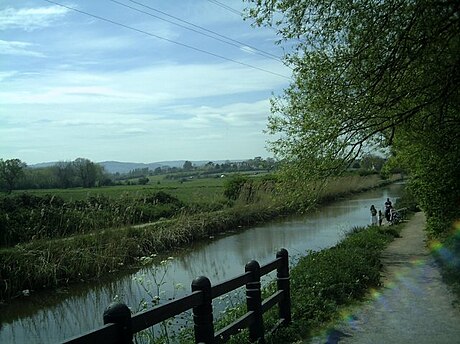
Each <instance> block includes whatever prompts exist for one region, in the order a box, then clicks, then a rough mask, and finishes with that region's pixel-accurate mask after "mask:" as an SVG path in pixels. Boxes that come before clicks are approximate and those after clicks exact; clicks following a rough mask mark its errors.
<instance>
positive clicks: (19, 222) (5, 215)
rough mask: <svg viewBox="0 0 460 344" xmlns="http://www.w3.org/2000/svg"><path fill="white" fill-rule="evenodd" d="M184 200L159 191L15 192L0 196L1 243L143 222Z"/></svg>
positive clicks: (169, 212) (166, 213) (178, 206)
mask: <svg viewBox="0 0 460 344" xmlns="http://www.w3.org/2000/svg"><path fill="white" fill-rule="evenodd" d="M182 207H183V203H182V202H181V201H179V200H178V199H177V198H175V197H173V196H171V195H169V194H167V193H165V192H162V191H159V192H156V193H151V194H148V195H145V196H142V197H138V198H128V197H120V198H118V199H110V198H108V197H106V196H102V195H98V196H90V197H88V198H87V199H86V200H77V201H64V199H62V198H61V197H57V196H50V195H46V196H44V197H38V196H33V195H30V194H17V195H12V196H8V197H4V198H0V247H1V246H3V247H4V246H13V245H15V244H18V243H24V242H28V241H30V240H38V239H44V238H48V239H50V238H59V237H65V236H68V235H72V234H77V233H80V234H81V233H88V232H91V231H95V230H101V229H104V228H111V227H120V226H126V225H132V224H136V223H145V222H151V221H154V220H158V219H160V218H163V217H171V216H172V215H175V214H177V213H178V211H179V210H180V209H181V208H182Z"/></svg>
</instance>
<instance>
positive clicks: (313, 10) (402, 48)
mask: <svg viewBox="0 0 460 344" xmlns="http://www.w3.org/2000/svg"><path fill="white" fill-rule="evenodd" d="M250 13H251V15H252V16H253V17H254V18H256V20H257V22H258V23H259V24H265V25H272V26H274V27H275V29H277V31H278V33H279V35H280V36H281V37H282V39H283V40H284V41H285V42H287V43H288V44H291V45H292V46H293V49H292V50H291V51H290V52H289V53H288V54H287V55H286V57H285V59H286V62H287V63H288V64H289V65H290V66H292V68H293V70H294V81H293V82H292V84H291V85H290V86H289V87H288V88H287V89H286V90H285V91H284V93H283V94H282V95H281V96H279V97H278V98H276V99H274V100H273V101H272V115H271V116H270V118H269V122H268V132H269V133H270V134H272V135H273V139H272V140H271V142H270V145H269V147H270V149H271V150H272V151H273V152H274V153H275V154H276V156H277V157H278V158H279V159H280V160H282V161H285V162H286V169H287V170H288V171H289V172H288V173H286V175H287V176H288V177H289V178H290V179H292V176H293V175H294V176H295V175H296V176H298V177H297V179H299V180H302V179H303V180H306V179H324V178H326V177H328V176H330V175H333V174H335V173H337V172H340V171H342V170H344V169H345V168H346V167H347V166H349V164H350V163H351V162H352V161H353V160H354V159H355V158H357V157H360V156H362V155H363V154H365V153H368V152H369V151H371V150H373V149H376V148H378V147H391V149H392V152H393V154H394V155H395V156H397V157H398V158H397V161H398V163H399V164H400V165H403V166H404V167H405V168H406V169H407V170H408V171H409V172H411V174H412V176H413V177H414V180H415V181H417V182H416V183H417V185H418V186H417V195H418V197H419V198H420V200H421V203H422V205H423V206H424V208H425V209H426V210H427V212H428V215H429V216H435V217H436V218H438V220H436V221H435V222H439V221H441V220H440V219H443V220H442V222H444V224H443V225H442V226H448V224H449V223H450V222H451V221H452V219H453V215H452V214H453V211H446V209H452V210H453V209H455V208H456V209H457V211H458V204H459V202H460V196H458V195H460V192H459V191H460V190H459V182H457V181H456V180H457V179H458V176H459V175H460V166H459V164H458V163H455V162H457V161H460V143H459V142H460V92H459V81H460V70H459V69H460V67H459V66H460V38H459V35H458V32H460V8H459V6H458V4H457V3H455V2H447V1H446V2H433V1H429V0H415V1H405V0H397V1H373V0H360V1H353V2H350V1H345V0H344V1H333V2H331V1H323V0H304V1H292V0H278V1H275V0H272V1H257V4H256V5H254V7H253V8H252V9H251V11H250ZM431 161H433V162H434V163H433V164H432V163H431ZM446 193H447V194H448V195H449V196H447V197H445V198H444V200H443V199H441V197H438V196H437V195H446ZM429 223H431V222H430V221H429Z"/></svg>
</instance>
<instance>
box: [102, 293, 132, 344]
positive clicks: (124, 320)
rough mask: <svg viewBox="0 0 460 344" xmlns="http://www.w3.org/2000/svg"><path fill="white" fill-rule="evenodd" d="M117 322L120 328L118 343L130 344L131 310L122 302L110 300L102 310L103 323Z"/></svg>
mask: <svg viewBox="0 0 460 344" xmlns="http://www.w3.org/2000/svg"><path fill="white" fill-rule="evenodd" d="M111 323H113V324H117V325H118V327H119V329H120V334H121V335H120V338H119V341H118V343H119V344H132V342H133V326H132V321H131V311H130V309H129V308H128V306H126V305H125V304H124V303H121V302H112V303H111V304H110V305H109V306H108V307H107V308H106V309H105V311H104V325H106V324H111Z"/></svg>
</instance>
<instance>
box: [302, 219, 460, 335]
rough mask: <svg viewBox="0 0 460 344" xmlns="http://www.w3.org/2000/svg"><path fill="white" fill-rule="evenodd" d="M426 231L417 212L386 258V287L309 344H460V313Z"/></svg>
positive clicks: (423, 222)
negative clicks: (434, 258)
mask: <svg viewBox="0 0 460 344" xmlns="http://www.w3.org/2000/svg"><path fill="white" fill-rule="evenodd" d="M425 226H426V222H425V216H424V214H423V213H416V214H415V216H414V217H413V218H412V219H411V220H410V221H409V222H408V223H407V224H406V226H405V227H404V229H403V230H402V232H401V238H398V239H396V240H394V241H393V242H392V243H391V244H390V245H389V246H388V247H387V249H386V250H385V251H384V253H383V257H382V263H383V265H384V270H383V276H382V277H383V288H381V289H380V290H378V291H374V292H373V293H371V296H370V297H369V299H368V300H367V301H365V302H364V303H362V304H360V305H358V306H357V307H356V308H354V309H352V310H351V311H350V312H349V313H347V314H346V315H345V317H344V318H345V320H342V321H340V322H338V323H336V324H334V326H332V327H331V328H329V329H328V330H327V333H324V334H323V335H322V336H318V337H315V338H313V339H312V340H310V341H309V343H312V344H313V343H314V344H319V343H321V344H325V343H327V344H334V343H340V344H368V343H370V344H380V343H382V344H385V343H391V344H399V343H401V344H402V343H417V344H445V343H446V344H447V343H448V344H451V343H453V344H454V343H458V344H460V309H459V307H458V306H457V307H454V306H453V301H454V296H453V294H452V293H451V292H450V290H449V289H448V287H447V286H446V285H445V284H444V283H443V282H442V280H441V275H440V271H439V268H438V267H437V266H436V264H435V262H434V260H433V258H432V257H431V255H430V253H429V251H428V249H427V248H426V235H425V232H424V228H425Z"/></svg>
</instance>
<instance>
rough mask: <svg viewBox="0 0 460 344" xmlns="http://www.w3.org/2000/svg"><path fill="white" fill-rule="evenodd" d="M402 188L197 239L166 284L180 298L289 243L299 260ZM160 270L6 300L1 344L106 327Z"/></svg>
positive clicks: (366, 219) (173, 265)
mask: <svg viewBox="0 0 460 344" xmlns="http://www.w3.org/2000/svg"><path fill="white" fill-rule="evenodd" d="M400 190H401V186H400V185H398V184H394V185H391V186H389V187H386V188H384V189H380V190H372V191H369V192H366V193H362V194H359V195H355V196H353V197H351V198H350V199H347V200H343V201H339V202H336V203H334V204H331V205H329V206H326V207H323V208H321V209H319V210H318V211H315V212H314V213H311V214H308V215H305V216H298V217H292V218H287V219H282V220H278V221H274V222H271V223H269V224H265V225H262V226H258V227H254V228H250V229H248V230H245V231H243V232H241V233H236V234H233V235H227V236H225V235H223V236H216V238H214V239H213V240H211V241H209V242H206V243H199V244H195V245H191V246H190V247H189V248H187V249H184V250H181V251H178V252H176V253H175V254H174V256H175V259H174V260H173V261H171V262H170V264H169V266H168V268H167V271H166V275H165V281H167V283H166V284H164V285H163V286H162V289H164V290H165V291H166V295H168V296H169V297H170V296H171V295H173V294H176V296H177V297H179V296H181V295H184V294H187V293H188V292H189V290H190V283H191V281H192V280H193V279H194V278H195V277H197V276H200V275H205V276H207V277H208V278H209V279H210V280H211V282H212V283H218V282H221V281H224V280H227V279H229V278H232V277H234V276H236V275H239V274H241V273H243V272H244V265H245V264H246V263H247V262H248V261H250V260H252V259H256V260H258V261H259V263H261V264H264V263H267V262H268V261H271V260H273V259H274V257H275V254H276V252H277V251H278V250H279V249H280V248H281V247H285V248H286V249H288V251H289V252H290V255H291V260H292V257H294V256H296V255H299V254H304V253H305V252H306V251H307V250H320V249H322V248H326V247H330V246H333V245H335V244H336V243H337V242H338V241H340V239H341V238H342V237H343V235H344V234H345V233H346V232H347V231H349V230H350V229H351V228H353V227H355V226H365V225H368V224H370V212H369V207H370V205H371V204H374V205H375V206H376V208H377V209H381V208H383V204H384V202H385V200H386V198H387V197H389V198H390V199H392V200H393V201H394V200H395V199H396V198H397V197H398V196H399V193H400ZM163 258H164V257H162V258H159V259H163ZM155 271H158V267H157V268H144V269H141V270H139V271H137V272H136V273H135V274H134V275H130V274H125V275H124V276H118V277H117V279H115V280H114V279H112V280H110V279H109V280H105V281H100V283H98V284H97V285H84V286H79V287H72V290H71V291H70V292H69V293H57V292H48V293H36V294H33V295H32V296H31V297H28V298H26V299H22V300H16V301H15V302H13V303H11V304H10V305H7V306H3V307H2V309H1V315H0V316H1V318H0V323H1V324H2V327H1V328H0V343H26V342H27V343H53V342H59V341H62V340H63V339H66V338H69V337H72V336H75V335H78V334H81V333H82V332H85V331H88V330H91V329H93V328H94V327H96V326H100V325H102V314H103V311H104V309H105V308H106V306H107V305H108V304H109V303H110V302H111V301H112V300H113V299H114V297H116V296H117V295H118V296H119V297H120V299H122V300H123V301H124V302H126V303H127V304H128V305H129V306H130V307H131V308H132V309H133V310H137V309H138V307H139V304H140V303H141V301H142V300H143V299H147V300H148V299H149V295H148V294H147V293H146V291H145V289H144V288H143V287H142V286H141V285H140V284H139V283H138V282H135V281H133V276H136V277H141V278H143V279H144V281H149V280H150V281H151V280H153V279H154V275H153V274H154V272H155ZM177 283H181V284H183V285H184V286H185V289H184V290H177V289H176V288H175V285H176V284H177ZM150 287H154V284H151V285H150ZM215 313H218V311H216V312H215Z"/></svg>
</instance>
